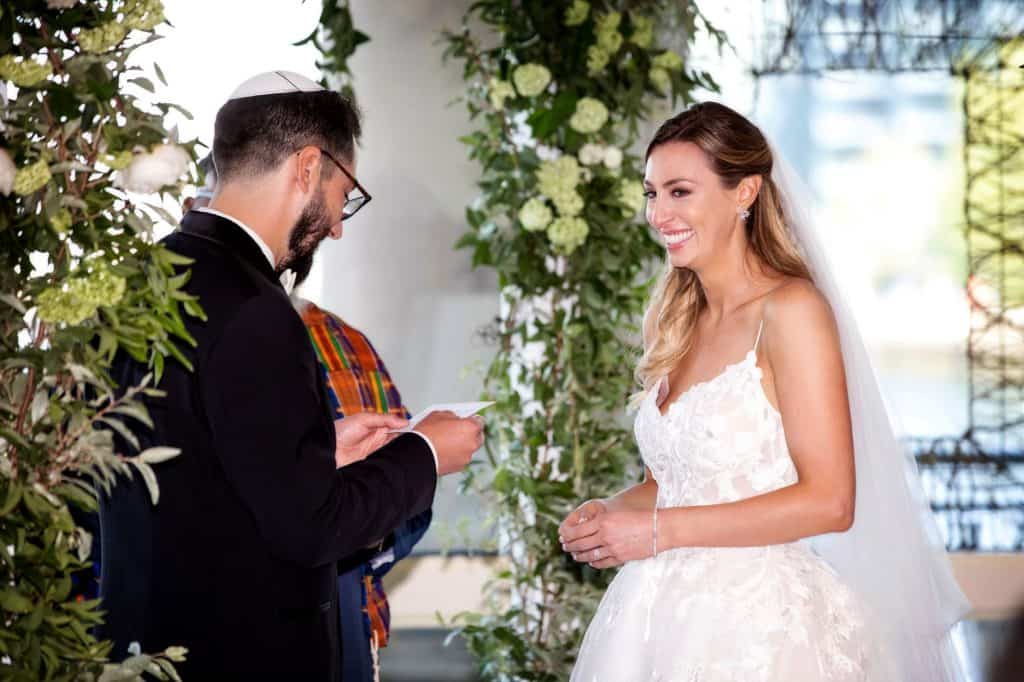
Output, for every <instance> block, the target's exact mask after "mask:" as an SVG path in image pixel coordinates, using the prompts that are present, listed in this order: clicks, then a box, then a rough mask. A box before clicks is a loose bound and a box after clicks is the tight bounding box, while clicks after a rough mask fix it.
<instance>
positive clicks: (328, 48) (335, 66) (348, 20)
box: [294, 0, 370, 102]
mask: <svg viewBox="0 0 1024 682" xmlns="http://www.w3.org/2000/svg"><path fill="white" fill-rule="evenodd" d="M369 40H370V36H368V35H366V34H365V33H363V32H362V31H360V30H358V29H356V27H355V24H354V23H353V22H352V13H351V12H350V11H349V3H348V0H323V8H322V9H321V11H320V19H319V20H318V21H317V27H316V28H315V29H313V32H312V33H310V34H309V35H308V36H306V37H305V38H303V39H302V40H300V41H298V42H297V43H294V45H296V46H298V45H305V44H307V43H312V44H313V47H315V48H316V49H317V51H319V52H320V56H321V58H322V60H321V61H317V63H316V66H317V68H318V69H320V72H321V73H322V74H323V78H322V79H321V81H320V84H321V85H323V86H324V87H325V88H326V87H338V88H340V91H341V93H342V94H343V95H345V96H346V97H347V98H348V99H349V100H350V101H352V102H355V101H356V100H355V91H354V89H353V87H352V81H353V76H352V72H351V71H350V70H349V67H348V60H349V57H351V56H352V55H353V54H354V53H355V51H356V49H357V48H358V47H359V46H360V45H362V44H363V43H366V42H369ZM329 81H335V82H334V83H331V82H329Z"/></svg>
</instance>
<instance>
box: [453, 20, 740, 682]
mask: <svg viewBox="0 0 1024 682" xmlns="http://www.w3.org/2000/svg"><path fill="white" fill-rule="evenodd" d="M698 25H699V26H700V27H701V29H703V30H706V31H707V32H709V33H710V34H711V35H712V36H713V37H715V38H717V39H718V41H719V42H720V43H721V42H723V41H724V36H722V35H721V34H720V33H718V32H717V31H716V30H715V29H714V28H713V27H712V26H710V25H709V24H708V22H707V21H706V20H705V19H704V17H703V16H702V15H701V14H700V12H699V10H698V9H697V8H696V6H695V4H694V3H693V2H690V1H689V0H687V1H684V2H669V1H667V0H664V1H662V0H646V1H643V0H633V1H629V0H604V1H595V2H593V3H588V2H584V1H582V0H574V1H569V0H560V1H553V0H481V1H479V2H475V3H473V5H472V6H471V7H470V9H469V10H468V11H467V13H466V15H465V16H464V17H463V27H462V30H461V31H459V32H446V33H445V34H444V39H445V41H446V42H447V50H446V52H445V57H446V59H452V58H454V59H458V60H461V61H462V63H463V65H464V71H463V76H464V79H465V80H466V81H467V94H466V97H465V102H466V106H467V108H468V110H469V114H470V118H471V119H472V120H474V121H476V122H477V123H478V126H477V130H476V131H474V132H472V133H470V134H469V135H467V136H466V137H464V138H462V141H463V142H464V143H465V144H466V145H467V146H468V147H469V156H470V158H472V159H475V160H476V161H478V162H479V164H480V166H481V171H482V177H481V179H480V181H479V187H480V190H481V194H480V196H479V198H478V199H477V200H476V202H475V203H474V204H473V205H472V206H470V207H469V208H467V210H466V219H467V221H468V223H469V226H470V229H469V231H468V232H467V233H466V235H465V236H464V237H463V238H462V239H461V240H460V241H459V243H458V246H459V247H462V248H467V249H470V250H471V251H472V254H473V264H474V265H475V266H486V267H492V268H494V269H495V270H497V273H498V280H499V285H500V287H501V308H500V316H499V319H498V321H497V323H496V326H495V328H494V330H493V334H494V336H495V338H496V340H497V342H498V352H497V354H496V357H495V358H494V360H493V362H492V364H491V366H490V368H489V371H488V374H487V383H486V392H487V399H489V400H494V401H496V402H497V404H496V405H495V407H494V408H492V409H491V410H489V419H490V424H489V430H488V433H489V449H488V459H489V462H488V464H489V465H490V469H488V470H486V471H487V473H485V469H483V468H479V469H476V471H475V472H474V473H472V474H470V475H469V476H468V477H467V484H468V485H469V486H471V487H474V488H476V489H477V490H479V491H480V493H481V494H483V495H484V496H485V497H487V498H488V499H489V500H490V501H491V503H492V507H491V508H492V509H493V510H494V515H495V518H494V521H495V523H496V535H497V538H498V544H499V549H500V551H501V553H502V554H503V555H505V556H506V557H507V562H506V563H504V564H503V567H502V570H501V572H499V573H498V574H497V575H495V576H494V579H493V581H492V583H491V585H490V587H489V598H490V604H491V605H490V612H489V613H486V614H480V613H464V614H461V615H460V616H459V617H458V618H457V619H456V622H457V623H458V624H460V625H461V627H460V629H459V632H461V634H462V636H463V637H464V638H465V639H466V641H467V642H468V645H469V648H470V650H471V651H472V653H473V654H474V655H475V656H476V658H477V659H478V661H479V667H480V672H481V675H482V677H483V678H484V679H486V680H564V679H567V678H568V676H569V670H570V669H571V666H572V663H573V661H574V659H575V656H576V652H577V651H578V646H579V643H580V641H581V639H582V634H583V630H584V628H585V627H586V625H587V623H588V622H589V620H590V617H591V615H592V614H593V612H594V610H595V608H596V605H597V601H598V600H599V598H600V596H601V594H602V592H603V590H604V588H605V587H606V585H607V584H608V582H609V578H610V577H611V575H610V573H609V572H596V571H594V570H592V569H590V568H589V567H588V566H586V565H583V566H581V565H579V564H576V563H575V562H572V561H571V560H569V559H568V558H567V557H566V555H565V554H564V553H563V552H562V550H561V547H560V545H559V542H558V535H557V526H558V523H559V522H560V521H561V519H562V518H564V516H565V514H567V513H568V511H569V510H571V509H572V508H574V507H575V506H576V505H577V504H579V503H580V502H582V501H583V500H585V499H587V498H593V497H604V496H607V495H609V494H611V493H613V492H614V491H616V490H618V489H621V488H622V487H623V485H624V484H626V483H628V481H629V480H630V479H633V478H636V477H637V476H638V475H639V473H640V472H639V457H638V454H637V450H636V447H635V444H634V441H633V438H632V435H631V432H630V431H629V430H627V429H626V428H624V427H623V423H622V411H623V406H624V405H625V404H626V402H627V399H628V396H629V395H630V393H631V392H632V391H633V386H634V385H633V379H632V368H633V365H634V364H635V363H634V360H635V357H636V348H635V339H636V337H637V332H638V329H637V327H638V324H637V323H638V321H639V318H640V315H641V312H642V306H643V303H644V300H645V298H646V296H647V291H648V285H649V283H650V282H649V281H648V279H647V274H648V273H650V272H651V270H652V268H653V266H654V265H655V263H656V262H657V261H658V260H659V259H660V258H661V257H663V256H662V254H663V251H662V249H661V247H660V246H659V245H658V244H657V243H656V242H655V241H654V240H653V239H652V238H651V237H650V236H649V233H648V231H647V230H646V229H645V228H644V226H643V225H642V224H641V223H640V221H639V220H638V213H639V211H640V210H641V209H642V208H643V206H644V195H643V190H642V185H641V179H642V169H641V159H640V158H638V157H637V156H636V155H635V154H634V153H633V151H632V148H633V147H634V145H635V143H636V142H637V136H638V127H639V123H640V122H641V121H643V120H645V119H646V118H647V117H648V116H649V114H650V113H651V105H652V104H654V103H657V102H659V101H660V102H662V103H669V104H672V105H675V104H676V103H677V102H679V101H680V100H681V101H682V102H690V101H691V100H692V93H693V91H694V89H695V88H696V87H698V86H702V87H704V88H706V89H709V90H715V89H717V86H716V85H715V83H714V81H713V80H712V78H711V77H710V76H709V75H708V74H706V73H700V72H696V71H694V70H691V69H688V68H687V67H686V64H685V62H684V60H683V58H682V57H681V56H680V55H679V54H677V53H676V52H673V51H671V50H666V49H664V48H663V47H660V46H659V45H658V44H657V41H656V28H657V29H658V30H659V31H660V30H661V29H663V28H665V27H666V26H667V27H668V28H667V29H666V31H665V32H666V33H668V31H673V32H675V34H676V35H682V36H684V37H685V41H686V42H687V43H689V42H690V41H691V40H692V38H693V36H694V33H695V32H696V29H697V27H698ZM470 27H473V28H470ZM479 27H483V29H484V30H483V31H482V30H481V29H480V28H479ZM487 42H492V43H494V44H493V46H490V47H486V46H485V43H487Z"/></svg>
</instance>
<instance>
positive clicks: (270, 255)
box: [192, 206, 277, 269]
mask: <svg viewBox="0 0 1024 682" xmlns="http://www.w3.org/2000/svg"><path fill="white" fill-rule="evenodd" d="M192 210H193V211H199V212H201V213H209V214H210V215H215V216H218V217H221V218H224V219H225V220H230V221H231V222H233V223H234V224H235V225H238V226H239V227H240V228H242V231H243V232H245V233H246V234H247V235H249V237H251V238H252V240H253V241H254V242H256V246H258V247H260V251H262V252H263V255H264V256H266V257H267V262H268V263H270V267H271V268H275V269H276V267H277V264H276V263H275V262H274V252H273V251H271V250H270V247H269V246H267V243H266V242H265V241H263V239H262V238H261V237H260V236H259V235H258V234H256V233H255V232H254V231H253V229H252V228H251V227H249V226H248V225H246V224H245V223H243V222H242V221H241V220H239V219H238V218H235V217H234V216H229V215H228V214H227V213H221V212H220V211H217V210H215V209H212V208H207V207H206V206H203V207H202V208H194V209H192Z"/></svg>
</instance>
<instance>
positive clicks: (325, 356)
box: [297, 301, 409, 649]
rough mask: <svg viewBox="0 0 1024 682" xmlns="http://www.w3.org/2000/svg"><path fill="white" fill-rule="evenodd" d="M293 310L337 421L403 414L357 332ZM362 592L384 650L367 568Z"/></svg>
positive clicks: (381, 611)
mask: <svg viewBox="0 0 1024 682" xmlns="http://www.w3.org/2000/svg"><path fill="white" fill-rule="evenodd" d="M297 308H298V310H299V314H300V315H301V316H302V321H303V322H305V323H306V331H308V332H309V338H310V339H311V340H312V341H313V347H314V348H315V349H316V355H317V360H319V361H320V368H321V369H322V370H323V372H324V378H325V379H326V380H327V393H328V394H329V395H330V399H331V406H332V407H333V408H334V413H335V414H336V415H337V418H338V419H342V418H344V417H345V415H346V414H354V413H356V412H380V413H382V414H388V413H390V414H395V415H399V416H402V417H408V416H409V413H408V411H407V410H406V409H405V406H403V405H402V397H401V395H399V393H398V389H397V388H395V385H394V383H393V382H392V381H391V375H390V374H388V371H387V369H386V368H385V367H384V362H383V361H382V360H381V359H380V356H379V355H377V351H376V350H374V348H373V346H372V345H371V344H370V340H369V339H367V338H366V336H365V335H364V334H363V333H362V332H360V331H359V330H358V329H355V328H354V327H351V326H349V325H347V324H345V322H344V321H343V320H342V319H341V318H340V317H338V316H337V315H334V314H333V313H329V312H327V311H326V310H322V309H321V308H318V307H317V306H316V305H314V304H313V303H310V302H308V301H301V302H300V304H299V305H298V306H297ZM363 588H364V589H363V614H364V615H365V617H366V618H365V625H366V626H367V633H366V634H367V638H368V639H369V641H370V642H371V647H372V648H373V649H376V647H377V646H387V643H388V635H389V633H390V629H391V627H390V626H391V622H390V621H391V616H390V610H389V608H388V601H387V596H386V595H385V594H384V586H383V584H382V583H381V580H380V578H378V577H376V576H374V575H373V573H372V571H371V570H370V569H369V567H367V573H366V575H365V576H364V578H363Z"/></svg>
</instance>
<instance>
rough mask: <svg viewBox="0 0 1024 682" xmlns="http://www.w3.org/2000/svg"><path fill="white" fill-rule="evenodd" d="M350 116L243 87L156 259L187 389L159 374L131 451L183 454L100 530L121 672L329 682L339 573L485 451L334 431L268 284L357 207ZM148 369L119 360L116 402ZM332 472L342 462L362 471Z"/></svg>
mask: <svg viewBox="0 0 1024 682" xmlns="http://www.w3.org/2000/svg"><path fill="white" fill-rule="evenodd" d="M359 134H360V123H359V117H358V114H357V112H356V111H355V109H354V107H353V106H352V104H351V103H349V102H348V101H347V100H345V99H344V98H343V97H342V96H340V95H339V94H337V93H335V92H330V91H326V90H324V89H323V88H321V87H320V86H319V85H317V84H316V83H313V82H312V81H310V80H308V79H306V78H303V77H302V76H298V75H297V74H293V73H289V72H273V73H269V74H262V75H260V76H257V77H255V78H253V79H250V80H249V81H246V82H245V83H243V84H242V86H241V87H240V88H239V89H238V90H237V91H236V92H235V94H234V95H233V96H232V97H231V99H229V101H228V102H227V103H226V104H225V105H224V106H223V107H221V109H220V111H219V112H218V114H217V120H216V127H215V133H214V142H213V154H214V158H215V163H216V167H217V171H218V177H219V184H218V189H217V193H216V195H215V196H214V197H213V200H212V202H211V204H210V206H209V207H208V208H204V209H200V210H199V211H191V212H189V213H188V214H186V216H185V217H184V219H183V221H182V226H181V230H179V231H178V232H176V233H175V234H173V235H172V236H170V237H168V238H167V239H166V240H165V244H166V245H167V247H168V248H170V249H171V250H172V251H175V252H177V253H179V254H181V255H184V256H187V257H188V258H191V259H192V260H193V263H192V264H191V266H190V267H189V269H190V271H191V275H190V280H189V282H188V284H187V286H186V290H187V291H188V293H190V294H194V295H197V296H198V297H199V301H200V304H201V305H202V306H203V309H204V311H205V313H206V315H207V319H206V320H204V321H200V320H198V319H196V318H189V319H188V320H186V326H187V328H188V332H189V333H190V334H191V335H192V337H193V338H194V339H195V340H196V346H195V348H192V349H189V351H188V358H189V360H190V362H191V363H192V365H193V367H194V370H193V371H188V370H187V369H185V368H184V367H183V366H181V365H179V364H177V363H169V364H168V366H167V368H166V370H165V372H164V374H163V378H162V380H161V382H160V384H159V387H160V388H161V389H162V390H163V391H165V392H166V396H165V397H164V398H158V399H152V400H150V401H149V404H148V407H149V409H150V414H151V417H152V419H153V422H154V424H155V427H154V428H153V429H152V431H151V432H147V433H144V434H143V435H142V437H141V438H140V440H141V441H142V446H143V447H147V446H148V445H152V444H159V445H169V446H173V447H177V448H180V450H181V454H180V455H179V456H178V457H176V458H174V459H171V460H169V461H167V462H164V463H161V464H158V465H156V466H155V470H156V475H157V479H158V482H159V487H160V501H159V504H157V505H155V506H151V505H149V504H148V501H147V500H146V498H145V497H144V494H143V493H142V490H144V489H143V488H142V487H141V486H140V485H139V482H138V481H135V482H134V483H133V484H131V485H129V484H126V485H118V486H116V487H115V489H114V492H113V494H112V496H111V497H110V498H109V499H107V500H105V502H104V505H103V508H102V511H101V522H102V530H101V538H102V543H103V547H102V552H103V557H104V561H103V567H102V571H103V575H102V577H101V596H102V598H103V608H104V609H105V610H106V611H107V630H106V631H105V632H102V633H101V634H102V635H103V636H105V637H109V638H111V639H113V640H114V641H115V646H116V649H115V654H117V653H119V652H123V651H124V650H125V649H126V648H127V647H128V644H129V643H130V642H138V644H139V647H140V648H141V650H143V651H146V652H156V651H159V650H161V649H163V648H165V647H167V646H170V645H181V646H185V647H187V648H188V650H189V651H188V659H187V661H186V662H185V663H184V664H182V665H181V667H180V671H181V673H182V676H183V677H184V679H186V680H190V679H191V680H214V679H216V680H264V679H266V680H323V681H324V682H335V681H336V680H338V679H339V670H340V662H339V660H338V652H339V646H338V642H337V637H338V632H337V627H338V626H337V623H338V613H337V608H338V603H337V585H336V582H335V577H336V572H335V570H336V569H335V562H337V561H338V560H339V559H342V558H344V557H346V556H347V555H349V554H352V553H353V552H356V551H358V550H360V549H361V548H363V547H366V546H368V545H370V544H371V543H373V542H375V541H377V540H379V539H380V538H382V537H385V536H387V535H388V534H389V533H390V532H391V531H392V530H393V529H394V528H395V527H396V526H398V525H399V524H401V523H402V522H403V521H405V520H406V519H408V518H410V517H412V516H414V515H416V514H417V513H419V512H421V511H423V510H425V509H427V508H428V507H429V506H430V504H431V501H432V499H433V495H434V489H435V486H436V483H437V477H438V476H439V475H443V474H447V473H451V472H455V471H458V470H460V469H462V468H463V467H464V466H465V465H466V464H467V463H468V462H469V460H470V458H471V456H472V453H473V452H475V451H476V450H477V449H478V448H479V447H480V445H481V444H482V442H483V437H482V433H481V427H480V422H479V421H478V420H475V419H465V420H464V419H458V418H456V417H455V416H454V415H451V414H450V413H442V414H434V415H431V416H430V417H428V418H427V419H426V420H424V421H423V422H421V423H420V424H419V425H418V426H417V427H416V431H415V432H413V433H409V434H404V435H401V436H399V437H398V438H395V439H394V440H392V441H390V442H387V444H384V445H383V447H380V446H381V445H382V444H383V443H385V442H386V441H387V439H388V438H389V436H388V434H387V430H388V429H389V428H395V427H401V426H403V425H404V424H405V422H404V420H402V419H399V418H397V417H391V416H386V415H369V414H356V415H352V416H350V417H348V418H346V419H345V420H344V421H341V422H338V423H337V425H336V424H335V423H334V422H333V421H332V416H331V415H330V413H329V410H328V408H327V405H328V399H327V395H326V392H325V387H324V382H323V379H322V376H321V373H320V370H319V367H318V365H317V360H316V358H315V356H314V354H313V349H312V346H311V345H310V343H309V339H308V337H307V335H306V331H305V327H304V325H303V323H302V321H301V319H300V318H299V316H298V315H297V314H296V313H295V311H294V310H293V308H292V306H291V303H290V301H289V299H288V296H287V294H286V293H285V290H284V288H283V287H282V285H281V284H280V283H279V281H278V271H279V270H281V269H283V268H285V267H287V265H288V264H289V263H291V262H293V261H294V260H296V259H298V258H301V257H302V256H304V255H305V254H308V253H311V252H312V251H313V250H314V249H315V248H316V247H317V245H318V244H319V243H320V241H322V240H323V239H324V238H325V237H327V236H328V235H332V236H339V235H340V232H341V222H342V220H343V219H348V218H351V217H352V216H353V215H354V214H355V212H356V210H357V209H358V208H359V207H360V206H362V205H363V204H364V203H365V201H366V200H368V195H367V194H366V193H365V191H363V192H361V194H362V195H363V196H364V197H366V198H365V199H360V198H357V197H356V196H355V191H356V189H357V187H358V189H359V190H361V187H359V186H358V183H357V182H356V180H355V173H356V171H355V143H356V141H357V140H358V137H359ZM148 371H149V370H148V368H147V367H146V366H145V365H143V364H140V363H138V362H137V361H134V360H132V359H131V358H129V357H127V356H126V355H121V356H119V358H118V359H117V361H116V363H115V367H114V368H113V370H112V374H113V377H114V378H115V380H116V381H118V383H119V385H121V386H128V385H134V384H137V383H138V382H139V381H140V379H141V378H142V377H143V376H144V375H145V374H146V373H147V372H148ZM378 447H379V449H378V450H377V451H376V452H374V453H373V454H372V455H371V456H369V457H367V458H365V459H362V461H358V462H356V463H354V464H351V465H349V466H346V467H344V468H343V469H336V467H335V462H336V457H337V458H338V459H339V460H341V459H345V460H351V459H360V458H361V457H363V456H365V454H367V453H368V452H370V451H372V450H374V449H376V448H378Z"/></svg>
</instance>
